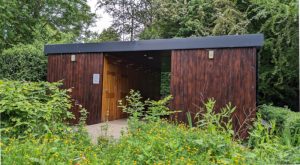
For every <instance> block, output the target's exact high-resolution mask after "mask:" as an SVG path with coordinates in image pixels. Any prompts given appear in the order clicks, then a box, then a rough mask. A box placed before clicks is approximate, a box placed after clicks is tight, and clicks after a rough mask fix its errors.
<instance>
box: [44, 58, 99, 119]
mask: <svg viewBox="0 0 300 165" xmlns="http://www.w3.org/2000/svg"><path fill="white" fill-rule="evenodd" d="M102 68H103V55H102V53H85V54H76V62H71V55H66V54H62V55H48V74H47V80H48V81H49V82H56V81H59V80H63V88H65V89H68V88H72V92H71V97H72V98H73V99H74V103H73V104H75V105H73V107H72V111H73V113H74V114H75V117H76V119H75V120H74V121H72V123H78V119H79V117H80V115H79V108H78V106H77V105H76V104H81V105H82V106H83V107H84V108H86V109H87V111H88V112H89V114H88V118H87V124H95V123H99V122H100V120H101V116H100V115H101V94H102ZM93 74H100V83H99V84H93Z"/></svg>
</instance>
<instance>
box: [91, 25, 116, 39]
mask: <svg viewBox="0 0 300 165" xmlns="http://www.w3.org/2000/svg"><path fill="white" fill-rule="evenodd" d="M119 40H120V34H119V33H118V32H117V31H116V30H115V29H113V28H112V27H109V28H107V29H104V30H103V31H102V32H101V33H100V34H99V35H97V34H96V36H95V37H93V38H92V39H89V40H88V42H108V41H119Z"/></svg>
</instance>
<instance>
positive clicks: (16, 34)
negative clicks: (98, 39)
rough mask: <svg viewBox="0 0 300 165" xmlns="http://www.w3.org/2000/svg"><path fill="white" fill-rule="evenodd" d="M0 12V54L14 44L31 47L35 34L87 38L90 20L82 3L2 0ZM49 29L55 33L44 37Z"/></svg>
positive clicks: (81, 0) (89, 14) (88, 12)
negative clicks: (85, 36)
mask: <svg viewBox="0 0 300 165" xmlns="http://www.w3.org/2000/svg"><path fill="white" fill-rule="evenodd" d="M0 9H1V11H3V12H1V13H0V29H1V32H0V52H1V51H2V50H3V49H7V48H10V47H12V46H13V45H16V44H20V43H23V44H32V43H33V42H34V41H35V36H36V33H38V34H42V35H41V36H42V37H43V38H51V39H53V38H56V37H57V35H59V34H60V33H61V32H68V33H69V32H71V33H72V34H74V35H75V36H76V37H80V36H81V35H82V34H84V35H87V31H86V29H87V27H88V26H89V25H91V24H92V22H93V17H94V14H92V13H91V12H90V7H89V6H88V5H87V2H86V1H85V0H70V1H60V0H48V1H18V0H4V1H3V0H2V1H1V6H0ZM49 29H51V31H55V34H53V35H47V34H49V33H47V31H48V30H49Z"/></svg>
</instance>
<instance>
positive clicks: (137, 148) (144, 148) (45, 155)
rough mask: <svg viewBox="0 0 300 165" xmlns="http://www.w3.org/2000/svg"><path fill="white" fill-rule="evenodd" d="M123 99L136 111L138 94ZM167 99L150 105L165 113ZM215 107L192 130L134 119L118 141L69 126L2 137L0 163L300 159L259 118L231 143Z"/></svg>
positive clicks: (273, 161)
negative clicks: (247, 132) (96, 138)
mask: <svg viewBox="0 0 300 165" xmlns="http://www.w3.org/2000/svg"><path fill="white" fill-rule="evenodd" d="M42 91H43V90H42ZM63 95H64V94H63ZM34 96H35V95H34ZM50 96H51V95H50ZM27 97H28V96H27ZM30 97H33V96H32V95H30ZM37 97H40V98H41V99H43V98H44V97H45V96H44V95H40V94H38V95H37ZM128 98H130V99H129V100H131V101H132V103H134V106H132V105H131V106H129V105H128V107H127V108H129V107H130V108H132V107H137V108H139V109H141V107H142V106H141V105H140V104H141V103H137V102H139V101H138V100H140V99H141V96H140V95H139V94H138V93H137V92H134V91H132V92H131V95H130V96H128ZM168 99H169V98H166V99H163V100H160V101H155V104H154V107H157V108H158V107H161V108H163V109H167V108H166V107H162V106H163V105H166V104H165V103H166V102H167V101H166V100H168ZM43 100H44V99H43ZM53 101H54V100H53ZM23 102H25V101H24V100H23ZM56 102H58V101H57V100H56ZM136 103H137V105H136ZM214 104H215V101H214V100H209V101H208V102H207V103H205V107H201V108H202V109H203V110H205V111H206V112H207V114H203V115H202V116H201V117H200V118H199V120H200V121H199V124H198V125H197V127H188V126H186V125H185V124H182V123H170V122H168V121H166V120H151V121H150V120H148V121H147V122H144V121H137V124H138V127H136V125H133V124H130V123H132V122H136V121H133V120H129V128H128V131H127V133H125V134H123V136H122V137H121V138H120V139H119V140H118V141H112V140H109V139H107V138H104V139H103V138H101V139H99V143H98V145H93V144H91V143H90V139H89V137H88V135H87V132H86V131H84V129H74V128H72V127H63V131H60V132H54V133H49V132H45V133H44V134H43V135H41V136H32V135H30V134H29V135H26V138H23V139H15V138H9V139H7V138H3V136H1V143H0V144H1V159H2V163H3V164H292V163H298V162H299V161H300V159H299V158H300V156H299V155H300V148H299V146H290V145H285V144H284V143H282V142H281V141H280V137H279V136H277V135H276V134H274V133H275V132H276V131H275V130H276V129H277V127H274V126H275V124H274V123H275V122H272V123H273V124H270V125H268V126H266V125H264V124H262V122H261V118H260V117H259V116H258V121H257V122H255V124H254V128H253V129H252V131H251V133H250V137H249V141H248V144H245V143H244V142H241V141H239V140H237V139H233V136H232V133H231V132H229V131H227V130H226V129H224V128H226V127H223V126H221V125H220V121H222V120H220V119H224V118H228V116H230V113H231V112H232V111H234V108H232V106H230V105H228V106H226V107H225V108H223V110H221V114H220V115H217V114H215V113H213V109H214ZM0 105H2V104H0ZM157 105H159V106H157ZM132 110H133V109H131V110H130V112H131V111H132ZM155 112H156V110H155ZM54 114H55V115H57V113H54ZM83 116H84V115H83ZM217 124H219V125H217ZM51 127H52V126H51ZM229 127H230V125H229V126H228V128H229Z"/></svg>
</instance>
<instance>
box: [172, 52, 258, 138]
mask: <svg viewBox="0 0 300 165" xmlns="http://www.w3.org/2000/svg"><path fill="white" fill-rule="evenodd" d="M171 61H172V62H171V63H172V64H171V94H172V95H173V97H174V99H173V101H172V103H171V105H172V107H173V108H174V109H176V110H183V112H182V113H179V114H178V116H177V117H178V119H179V120H181V121H184V122H186V120H187V119H186V112H188V111H189V112H190V113H191V114H192V116H194V115H195V114H196V113H197V112H198V111H199V108H197V106H198V107H199V106H200V107H201V106H203V102H205V101H207V99H208V98H214V99H215V100H216V107H215V110H217V111H218V110H219V108H220V107H224V106H225V105H226V104H227V103H229V102H231V103H232V105H234V106H236V108H237V109H236V111H235V113H234V117H233V125H234V129H235V131H236V132H238V133H239V134H240V136H242V137H245V136H247V132H246V129H244V128H245V125H243V128H242V127H240V126H241V125H242V124H241V123H243V121H244V120H245V118H246V116H248V115H249V116H250V117H251V118H253V117H255V108H256V49H255V48H228V49H214V58H213V59H209V58H208V50H205V49H197V50H174V51H172V57H171Z"/></svg>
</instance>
